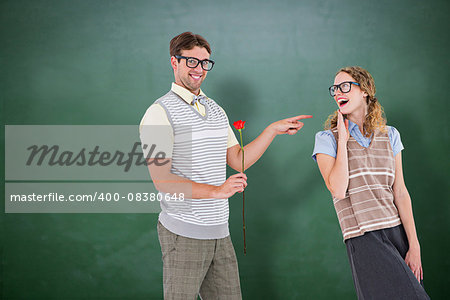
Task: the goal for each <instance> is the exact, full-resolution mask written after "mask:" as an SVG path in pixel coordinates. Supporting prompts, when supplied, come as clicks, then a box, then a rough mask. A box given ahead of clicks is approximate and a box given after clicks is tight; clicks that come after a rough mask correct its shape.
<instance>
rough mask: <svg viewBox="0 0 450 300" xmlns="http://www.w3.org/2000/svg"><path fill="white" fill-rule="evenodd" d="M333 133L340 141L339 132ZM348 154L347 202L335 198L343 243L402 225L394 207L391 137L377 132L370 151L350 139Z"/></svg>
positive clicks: (393, 161) (368, 148)
mask: <svg viewBox="0 0 450 300" xmlns="http://www.w3.org/2000/svg"><path fill="white" fill-rule="evenodd" d="M332 132H333V135H334V137H335V138H336V141H338V133H337V130H336V129H334V130H332ZM347 154H348V170H349V180H348V188H347V192H346V194H345V198H344V199H337V198H335V197H333V203H334V208H335V209H336V214H337V216H338V219H339V225H340V226H341V230H342V235H343V237H344V241H345V240H346V239H349V238H353V237H357V236H361V235H363V234H364V233H365V232H368V231H373V230H378V229H383V228H389V227H394V226H397V225H399V224H401V221H400V218H399V215H398V211H397V207H396V206H395V204H394V193H393V190H392V186H393V184H394V179H395V160H394V155H393V152H392V147H391V143H390V141H389V136H388V134H387V133H380V132H377V133H376V134H374V137H373V139H372V141H371V143H370V145H369V147H367V148H365V147H363V146H361V145H360V144H358V142H357V141H356V140H355V139H354V138H353V137H352V136H350V138H349V140H348V143H347Z"/></svg>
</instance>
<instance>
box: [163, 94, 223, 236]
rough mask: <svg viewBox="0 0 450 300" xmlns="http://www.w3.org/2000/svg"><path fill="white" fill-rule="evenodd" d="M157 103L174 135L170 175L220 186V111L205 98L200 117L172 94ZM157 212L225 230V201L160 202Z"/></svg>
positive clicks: (221, 141) (186, 221)
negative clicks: (166, 116) (222, 225)
mask: <svg viewBox="0 0 450 300" xmlns="http://www.w3.org/2000/svg"><path fill="white" fill-rule="evenodd" d="M157 103H159V104H160V105H161V106H162V107H163V108H164V109H165V110H166V112H167V115H168V117H169V121H170V122H171V123H172V128H173V131H174V146H173V154H172V169H171V172H172V173H173V174H176V175H178V176H181V177H184V178H188V179H190V180H192V181H195V182H198V183H206V184H210V185H216V186H219V185H221V184H223V183H224V182H225V180H226V159H227V139H228V119H227V116H226V115H225V114H224V113H223V111H222V109H221V108H220V107H219V106H218V105H217V104H216V103H215V102H214V101H213V100H212V99H209V98H208V99H207V100H206V103H205V108H206V115H205V116H202V115H201V114H199V113H198V111H196V110H195V109H194V108H193V107H192V106H191V105H189V104H188V103H186V102H185V101H184V100H182V99H181V98H180V97H179V96H178V95H176V94H175V93H173V92H169V93H168V94H166V95H165V96H163V97H162V98H160V99H158V100H157ZM163 199H164V197H163ZM161 208H162V213H164V214H166V215H167V216H169V217H171V218H173V219H176V220H178V221H182V222H185V223H189V224H193V225H200V226H211V225H221V224H226V226H228V212H229V209H228V199H185V200H184V201H162V202H161ZM166 223H167V222H166ZM178 224H179V223H178ZM164 225H165V226H166V227H168V226H167V224H164ZM168 229H169V230H171V231H173V232H177V231H179V230H177V228H168Z"/></svg>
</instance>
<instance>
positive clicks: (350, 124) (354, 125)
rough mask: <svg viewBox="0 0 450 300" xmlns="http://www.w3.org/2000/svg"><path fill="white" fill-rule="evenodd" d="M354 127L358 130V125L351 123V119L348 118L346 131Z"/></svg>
mask: <svg viewBox="0 0 450 300" xmlns="http://www.w3.org/2000/svg"><path fill="white" fill-rule="evenodd" d="M347 120H348V119H347ZM355 127H356V130H359V127H358V125H357V124H356V123H353V122H352V121H350V120H348V132H352V131H353V130H354V129H355Z"/></svg>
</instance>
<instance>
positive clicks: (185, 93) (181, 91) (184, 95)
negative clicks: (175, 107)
mask: <svg viewBox="0 0 450 300" xmlns="http://www.w3.org/2000/svg"><path fill="white" fill-rule="evenodd" d="M171 90H172V92H174V93H175V94H177V95H178V96H180V97H181V99H183V100H184V101H186V102H187V103H188V104H191V103H192V100H193V96H196V95H194V94H193V93H191V92H190V91H189V90H188V89H185V88H184V87H182V86H179V85H178V84H176V83H175V82H172V88H171ZM199 95H202V96H205V97H206V95H205V93H203V91H202V90H201V89H200V93H199Z"/></svg>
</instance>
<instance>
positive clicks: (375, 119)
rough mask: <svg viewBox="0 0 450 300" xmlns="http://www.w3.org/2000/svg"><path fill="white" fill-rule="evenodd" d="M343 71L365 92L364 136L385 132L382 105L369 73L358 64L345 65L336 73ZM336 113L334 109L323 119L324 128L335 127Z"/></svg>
mask: <svg viewBox="0 0 450 300" xmlns="http://www.w3.org/2000/svg"><path fill="white" fill-rule="evenodd" d="M341 72H345V73H347V74H349V75H350V76H352V77H353V79H355V81H356V82H358V83H359V87H360V88H361V90H363V91H364V92H366V93H367V97H366V103H367V104H368V108H367V115H366V117H365V120H364V125H363V127H364V128H363V132H364V136H366V137H370V136H371V135H372V133H374V132H375V131H376V130H378V131H380V132H386V117H385V115H384V110H383V107H382V106H381V105H380V103H379V102H378V99H377V98H376V97H375V92H376V88H375V82H374V80H373V77H372V75H370V73H369V72H368V71H367V70H365V69H363V68H361V67H358V66H353V67H345V68H342V69H340V70H339V71H337V73H336V75H337V74H339V73H341ZM337 116H338V113H337V111H335V112H334V113H333V114H331V115H329V116H328V119H327V120H326V121H325V125H324V127H325V130H327V129H332V128H336V126H337Z"/></svg>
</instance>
